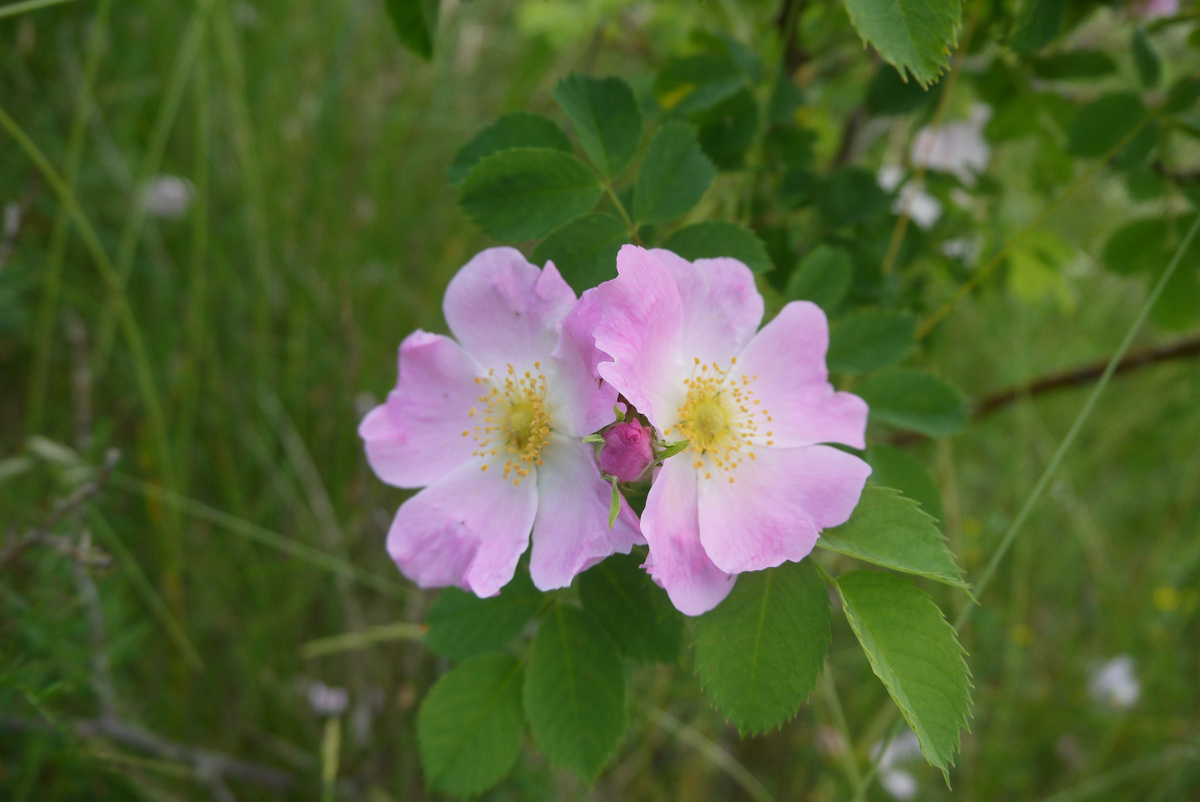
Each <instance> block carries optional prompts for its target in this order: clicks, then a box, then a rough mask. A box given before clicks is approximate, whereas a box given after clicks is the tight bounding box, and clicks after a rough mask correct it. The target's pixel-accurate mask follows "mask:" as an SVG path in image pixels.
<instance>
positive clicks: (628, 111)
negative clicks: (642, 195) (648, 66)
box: [554, 73, 642, 178]
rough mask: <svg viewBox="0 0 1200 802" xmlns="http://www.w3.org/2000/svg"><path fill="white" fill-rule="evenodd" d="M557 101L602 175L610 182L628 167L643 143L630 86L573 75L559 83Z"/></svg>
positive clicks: (638, 115) (639, 121)
mask: <svg viewBox="0 0 1200 802" xmlns="http://www.w3.org/2000/svg"><path fill="white" fill-rule="evenodd" d="M554 99H555V100H557V101H558V105H560V106H562V109H563V111H564V112H566V114H567V118H568V119H570V121H571V123H572V124H573V125H574V126H575V135H576V136H577V137H579V144H580V145H582V146H583V150H584V152H585V153H587V155H588V158H590V159H591V160H592V163H593V164H595V165H596V167H598V168H599V169H600V172H601V173H603V174H604V175H606V176H608V177H610V178H611V177H612V176H615V175H617V174H619V173H620V172H621V171H622V170H624V169H625V168H626V167H628V166H629V163H630V162H631V161H633V157H634V156H635V155H636V154H637V149H638V143H640V142H641V141H642V110H641V109H640V108H639V107H638V104H637V99H636V98H634V96H633V90H632V89H630V88H629V84H627V83H625V82H624V81H622V80H621V79H620V78H593V77H591V76H590V75H579V74H577V73H574V74H571V75H569V76H567V77H566V78H564V79H562V80H561V81H559V84H558V86H557V87H555V89H554Z"/></svg>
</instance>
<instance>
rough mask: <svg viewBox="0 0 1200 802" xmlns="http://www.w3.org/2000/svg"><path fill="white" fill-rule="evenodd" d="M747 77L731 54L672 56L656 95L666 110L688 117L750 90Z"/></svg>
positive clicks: (658, 81) (657, 82)
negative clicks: (745, 90)
mask: <svg viewBox="0 0 1200 802" xmlns="http://www.w3.org/2000/svg"><path fill="white" fill-rule="evenodd" d="M746 78H747V76H746V74H745V72H744V71H743V70H742V68H741V67H740V66H738V63H737V61H735V60H734V59H733V57H732V56H731V55H722V54H717V53H697V54H694V55H690V56H682V57H679V56H673V57H671V58H669V59H667V63H666V64H664V65H663V68H662V69H661V70H659V73H658V76H657V77H656V78H655V81H654V96H655V97H656V98H657V99H658V102H659V105H661V106H662V107H663V108H664V109H666V110H667V111H670V112H672V113H673V114H677V115H679V116H687V115H689V114H694V113H696V112H699V111H706V110H708V109H711V108H712V107H713V106H716V105H717V104H719V103H721V102H723V101H725V100H728V99H729V98H731V97H733V96H734V95H736V94H737V93H738V92H741V91H742V90H743V89H745V88H746V87H747V81H746Z"/></svg>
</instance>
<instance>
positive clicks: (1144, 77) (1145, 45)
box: [1130, 25, 1162, 89]
mask: <svg viewBox="0 0 1200 802" xmlns="http://www.w3.org/2000/svg"><path fill="white" fill-rule="evenodd" d="M1130 47H1131V49H1132V50H1133V63H1134V65H1135V66H1136V67H1137V71H1138V78H1139V79H1140V80H1141V82H1142V86H1144V87H1146V88H1147V89H1153V88H1155V87H1156V86H1158V82H1159V81H1161V80H1162V56H1160V55H1159V54H1158V51H1157V50H1156V49H1155V48H1154V43H1153V42H1151V41H1150V37H1149V36H1147V35H1146V29H1145V28H1143V27H1142V26H1141V25H1139V26H1137V27H1136V28H1134V29H1133V41H1132V43H1131V45H1130Z"/></svg>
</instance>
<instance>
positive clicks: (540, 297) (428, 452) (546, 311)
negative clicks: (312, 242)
mask: <svg viewBox="0 0 1200 802" xmlns="http://www.w3.org/2000/svg"><path fill="white" fill-rule="evenodd" d="M575 306H576V299H575V293H574V292H572V290H571V288H570V287H569V286H567V283H566V282H565V281H563V279H562V277H561V276H560V275H559V274H558V271H557V270H555V268H554V265H553V264H547V265H546V269H545V270H539V269H538V268H537V267H535V266H533V265H531V264H529V263H528V262H526V261H525V258H524V257H523V256H522V255H521V253H520V252H519V251H517V250H514V249H512V248H492V249H489V250H486V251H483V252H482V253H480V254H478V255H477V256H475V258H473V259H472V260H471V261H470V262H468V263H467V265H466V266H464V267H463V268H462V269H461V270H460V271H459V272H458V274H457V275H456V276H455V277H454V279H453V280H451V282H450V285H449V286H448V287H447V288H446V297H445V299H444V301H443V306H442V308H443V311H444V313H445V316H446V322H447V324H449V326H450V331H451V332H452V333H453V334H454V337H455V339H451V338H449V337H444V336H442V335H439V334H429V333H427V332H424V331H421V330H417V331H415V332H413V333H412V334H410V335H409V336H408V337H407V338H405V340H404V342H403V343H401V344H400V366H399V379H398V381H397V383H396V389H394V390H393V391H392V392H391V393H390V394H389V395H388V398H387V401H386V402H385V403H383V404H382V405H380V406H378V407H376V408H375V409H374V410H372V411H371V412H370V413H369V414H368V415H367V416H366V417H365V418H364V419H363V421H362V424H361V425H360V426H359V430H358V431H359V434H360V435H361V436H362V438H363V441H364V442H365V445H366V452H367V459H368V461H369V462H370V464H371V467H372V468H373V469H374V471H375V473H376V474H377V475H378V476H379V478H380V479H382V480H383V481H384V482H387V483H388V484H391V485H395V486H397V487H406V488H418V487H424V489H423V490H421V491H420V492H419V493H417V494H416V495H414V496H413V497H412V498H410V499H408V500H407V501H405V502H404V504H402V505H401V506H400V510H399V512H397V513H396V518H395V520H394V521H393V522H392V526H391V530H390V531H389V533H388V541H387V546H388V552H389V553H390V554H391V556H392V559H394V560H395V561H396V564H397V565H398V566H399V567H400V570H401V571H402V572H403V573H404V574H405V575H406V576H407V577H409V578H410V579H412V580H413V581H414V582H416V583H417V584H418V585H420V586H421V587H442V586H446V585H456V586H458V587H461V588H463V589H465V590H470V591H473V592H474V593H476V594H477V595H479V596H491V595H494V594H495V593H498V592H499V591H500V588H501V587H503V586H504V585H505V584H507V583H508V581H509V580H510V579H512V576H513V572H514V571H515V569H516V565H517V560H518V558H520V556H521V554H522V553H523V552H524V551H525V548H526V547H527V546H528V545H529V541H530V538H531V531H532V540H533V549H532V553H531V555H530V564H529V568H530V573H531V575H532V578H533V582H534V584H535V585H536V586H537V587H539V588H541V589H542V590H549V589H552V588H559V587H566V586H567V585H569V584H570V583H571V580H572V578H574V576H575V575H576V574H578V573H579V572H580V571H583V570H584V569H586V568H588V567H590V566H591V565H594V564H595V563H597V562H599V561H600V560H602V559H604V558H605V557H607V556H608V555H609V554H612V553H614V552H618V551H619V552H623V553H628V552H629V550H630V548H631V547H632V546H633V544H635V543H644V542H645V541H644V540H643V539H642V538H641V535H640V534H639V532H638V527H637V518H636V516H634V514H633V513H632V511H631V510H629V508H628V507H623V508H622V510H621V514H620V515H619V516H618V518H617V520H616V522H615V523H614V525H613V526H612V528H611V529H610V527H609V525H608V511H609V504H610V501H611V496H612V487H611V485H610V484H609V483H608V482H606V481H604V479H603V478H602V477H601V476H600V472H599V470H598V469H597V466H596V460H595V457H594V449H593V448H592V446H591V445H590V444H588V443H584V442H583V441H582V438H583V437H584V436H585V435H587V434H588V433H589V432H593V431H596V430H597V429H599V428H600V427H601V426H603V425H604V424H606V423H609V422H611V421H612V408H613V404H614V403H615V402H616V392H615V390H613V389H612V388H611V387H601V386H599V385H598V383H597V381H596V380H595V379H594V378H593V376H592V366H593V364H594V356H593V354H592V348H593V345H592V343H591V341H590V338H587V337H585V336H583V330H582V329H581V328H580V327H579V326H575V327H571V326H567V327H566V330H564V321H565V319H566V318H567V315H568V313H570V312H571V310H572V309H573V308H574V307H575ZM456 340H457V342H456Z"/></svg>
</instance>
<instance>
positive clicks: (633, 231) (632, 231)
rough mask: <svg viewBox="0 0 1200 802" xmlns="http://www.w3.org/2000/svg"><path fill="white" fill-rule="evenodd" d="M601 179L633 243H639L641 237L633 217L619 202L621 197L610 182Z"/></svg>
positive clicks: (605, 192) (605, 191)
mask: <svg viewBox="0 0 1200 802" xmlns="http://www.w3.org/2000/svg"><path fill="white" fill-rule="evenodd" d="M601 180H602V181H603V183H604V194H606V195H608V198H609V200H611V201H612V204H613V206H614V207H616V210H617V214H619V215H621V219H622V220H623V221H624V222H625V225H626V227H628V228H629V236H630V237H632V238H633V242H634V244H635V245H641V244H642V238H641V237H640V236H638V230H637V225H636V224H635V223H634V222H633V218H632V217H630V216H629V212H627V211H625V204H623V203H621V199H620V198H618V197H617V193H615V192H613V188H612V182H611V181H609V180H608V179H607V178H603V179H601Z"/></svg>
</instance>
